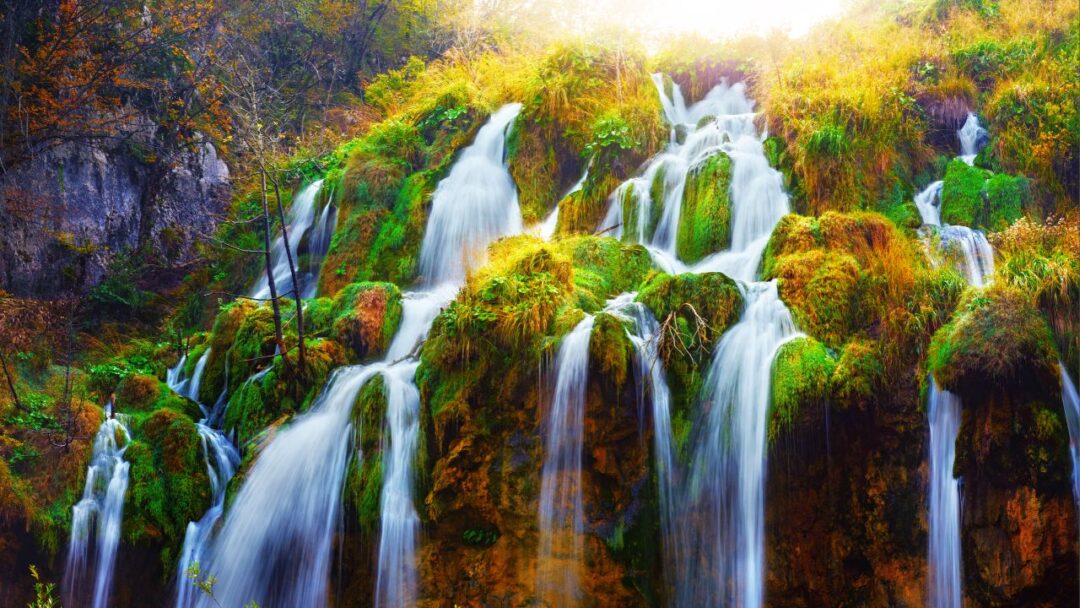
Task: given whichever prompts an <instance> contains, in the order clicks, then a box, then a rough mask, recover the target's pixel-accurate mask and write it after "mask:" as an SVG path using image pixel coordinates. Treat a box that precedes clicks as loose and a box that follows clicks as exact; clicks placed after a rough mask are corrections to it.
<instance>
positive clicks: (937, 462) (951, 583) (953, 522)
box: [928, 379, 962, 608]
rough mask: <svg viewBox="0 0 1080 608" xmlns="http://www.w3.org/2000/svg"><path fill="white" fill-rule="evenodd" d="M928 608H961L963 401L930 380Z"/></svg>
mask: <svg viewBox="0 0 1080 608" xmlns="http://www.w3.org/2000/svg"><path fill="white" fill-rule="evenodd" d="M928 406H929V407H928V409H929V415H930V550H929V560H930V572H929V579H930V580H929V584H930V591H929V606H931V608H960V607H961V605H962V599H961V589H962V586H961V582H960V480H958V479H956V478H955V477H953V464H954V463H955V462H956V437H957V434H958V433H959V432H960V399H959V398H958V397H957V396H956V395H953V394H952V393H950V392H948V391H945V390H942V389H940V388H938V385H937V382H934V381H933V379H931V384H930V397H929V404H928Z"/></svg>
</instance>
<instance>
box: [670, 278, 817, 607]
mask: <svg viewBox="0 0 1080 608" xmlns="http://www.w3.org/2000/svg"><path fill="white" fill-rule="evenodd" d="M744 295H745V301H746V305H745V310H744V312H743V315H742V318H741V319H740V320H739V322H738V323H737V324H736V325H735V326H733V327H732V328H731V329H729V330H728V331H727V332H726V333H725V334H724V335H723V337H722V338H721V339H720V342H719V343H718V344H717V346H716V351H715V354H714V355H713V361H712V365H711V367H710V369H709V372H708V375H707V376H706V380H705V384H704V390H703V394H702V397H701V403H702V404H703V406H704V408H705V410H704V411H705V419H704V421H703V426H702V427H701V428H700V429H699V431H698V437H697V439H696V442H695V446H696V449H695V451H694V460H693V470H692V472H691V477H690V482H689V487H688V494H689V496H688V497H687V501H686V504H685V505H683V506H684V508H688V509H690V512H689V517H688V519H690V520H691V521H694V522H695V523H696V524H697V525H698V526H699V528H698V529H697V530H696V531H695V532H694V533H693V538H692V539H691V541H690V542H691V547H690V551H689V552H688V553H687V554H688V555H690V556H691V557H690V561H689V563H688V564H685V565H680V566H682V567H683V568H684V569H682V568H681V569H680V572H683V573H685V575H686V579H685V580H683V581H681V582H680V584H679V585H678V598H677V603H678V605H680V606H697V605H709V606H719V605H724V606H743V607H748V608H756V607H759V606H761V605H762V603H763V599H764V568H765V552H764V537H765V529H764V519H765V518H764V507H765V502H764V500H765V499H764V495H765V471H766V450H765V431H766V422H767V414H768V410H769V404H770V401H769V390H770V379H771V374H772V362H773V358H774V357H775V355H776V351H777V350H778V349H779V348H780V346H782V345H783V344H784V343H785V342H786V341H788V340H791V339H793V338H795V337H797V336H798V335H799V333H798V332H797V331H796V329H795V323H794V321H793V320H792V318H791V313H790V312H789V311H788V309H787V307H786V306H784V304H783V302H782V301H781V300H780V297H779V294H778V293H777V289H776V283H775V281H773V282H767V283H751V284H749V285H747V286H746V287H745V289H744ZM683 517H686V515H684V516H683ZM703 530H706V531H708V534H702V531H703Z"/></svg>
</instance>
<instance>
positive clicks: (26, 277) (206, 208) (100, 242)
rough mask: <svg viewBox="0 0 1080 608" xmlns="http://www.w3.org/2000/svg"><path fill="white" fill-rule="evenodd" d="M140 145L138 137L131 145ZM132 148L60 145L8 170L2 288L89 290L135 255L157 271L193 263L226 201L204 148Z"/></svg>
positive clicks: (222, 175) (47, 292) (218, 165)
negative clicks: (158, 151)
mask: <svg viewBox="0 0 1080 608" xmlns="http://www.w3.org/2000/svg"><path fill="white" fill-rule="evenodd" d="M132 141H137V140H132ZM141 149H143V148H141V147H140V146H139V144H138V143H130V142H128V143H122V144H119V145H116V146H113V147H105V146H102V145H100V144H65V145H62V146H60V147H57V148H54V149H52V150H50V151H49V152H47V153H45V154H43V155H41V156H39V157H37V158H36V159H34V160H32V161H29V162H27V163H25V164H23V165H21V166H19V167H18V168H17V169H15V170H14V171H12V172H9V173H8V177H7V179H6V183H5V184H4V185H3V186H4V187H3V189H2V190H0V231H2V234H3V237H2V238H0V289H4V290H6V291H9V292H11V293H13V294H16V295H19V296H30V297H35V296H36V297H49V296H55V295H58V294H61V293H67V292H85V291H86V290H87V289H89V288H91V287H93V286H94V285H97V284H98V283H99V282H101V280H102V279H103V278H104V277H105V274H106V271H107V270H108V269H109V267H110V265H111V264H112V263H113V261H114V260H115V259H116V258H117V256H122V255H130V254H131V253H132V252H134V251H135V250H137V249H141V250H142V251H143V252H148V253H149V254H150V255H151V256H153V258H154V259H155V262H156V263H158V264H160V265H161V266H162V268H164V269H166V270H167V269H169V268H177V267H181V266H183V265H185V264H187V263H189V262H190V261H192V259H193V258H194V244H195V242H196V239H197V238H198V237H199V236H200V235H205V234H211V233H213V231H214V229H215V227H216V226H217V222H218V221H219V219H220V217H221V215H222V214H223V212H224V211H225V209H226V205H227V203H228V200H229V196H230V195H231V187H230V185H229V169H228V167H227V166H226V165H225V163H224V162H223V161H222V160H221V159H220V158H218V156H217V151H216V150H215V149H214V147H213V146H212V145H211V144H210V143H203V144H201V145H198V146H196V147H195V149H194V150H189V151H184V152H182V153H181V154H179V155H177V156H176V157H175V159H174V160H173V161H172V162H170V163H167V164H166V163H164V162H162V163H159V164H149V163H147V162H144V160H143V159H142V154H141V153H140V150H141Z"/></svg>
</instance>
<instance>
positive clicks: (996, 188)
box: [985, 173, 1031, 231]
mask: <svg viewBox="0 0 1080 608" xmlns="http://www.w3.org/2000/svg"><path fill="white" fill-rule="evenodd" d="M1030 198H1031V187H1030V185H1029V183H1028V180H1027V179H1026V178H1024V177H1013V176H1011V175H1005V174H1003V173H998V174H996V175H993V176H991V177H990V179H988V180H986V202H987V205H988V207H989V217H988V218H987V221H986V225H985V227H986V228H987V229H988V230H994V231H998V230H1004V229H1006V228H1008V227H1009V226H1011V225H1012V224H1013V222H1015V221H1016V220H1018V219H1020V218H1021V217H1023V216H1024V210H1025V206H1026V205H1027V202H1028V200H1029V199H1030Z"/></svg>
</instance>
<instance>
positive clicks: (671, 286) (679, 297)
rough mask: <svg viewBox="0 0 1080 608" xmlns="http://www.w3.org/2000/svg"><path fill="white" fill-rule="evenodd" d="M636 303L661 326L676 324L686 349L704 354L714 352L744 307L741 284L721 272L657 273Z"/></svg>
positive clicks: (641, 292) (642, 290)
mask: <svg viewBox="0 0 1080 608" xmlns="http://www.w3.org/2000/svg"><path fill="white" fill-rule="evenodd" d="M637 299H638V301H639V302H642V303H643V304H645V305H646V306H648V307H649V310H651V311H652V313H653V315H655V316H656V318H657V320H658V321H660V322H661V324H663V325H668V326H671V325H672V324H676V326H677V327H678V328H679V335H680V338H681V341H682V344H683V347H684V348H687V349H690V348H701V349H703V350H711V349H712V346H713V344H714V343H715V342H716V340H717V339H718V338H719V337H720V335H721V334H723V333H724V332H725V331H727V328H728V327H730V326H731V325H733V324H734V323H735V322H736V321H738V320H739V316H740V315H741V314H742V304H743V299H742V292H740V291H739V286H738V284H736V283H735V281H733V280H732V279H731V278H729V277H728V276H727V275H725V274H722V273H719V272H708V273H703V274H689V273H688V274H678V275H669V274H664V273H656V274H655V275H653V276H652V277H651V278H650V279H649V280H648V281H647V282H646V283H645V284H644V285H643V286H642V288H641V291H640V293H638V298H637ZM699 330H700V331H699Z"/></svg>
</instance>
